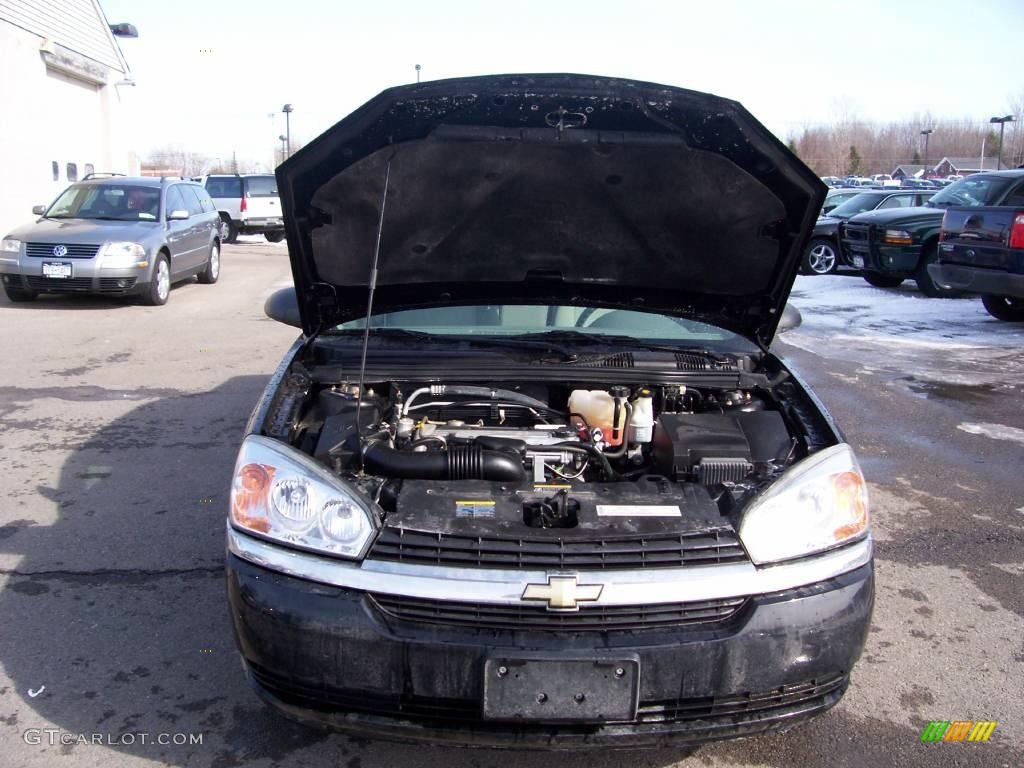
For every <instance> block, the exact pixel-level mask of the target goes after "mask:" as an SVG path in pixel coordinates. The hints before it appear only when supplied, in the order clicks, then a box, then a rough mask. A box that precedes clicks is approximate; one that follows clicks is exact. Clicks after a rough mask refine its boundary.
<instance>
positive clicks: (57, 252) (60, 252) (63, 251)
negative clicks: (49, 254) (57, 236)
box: [53, 245, 68, 259]
mask: <svg viewBox="0 0 1024 768" xmlns="http://www.w3.org/2000/svg"><path fill="white" fill-rule="evenodd" d="M53 255H54V256H56V257H57V258H58V259H59V258H61V257H63V256H67V255H68V247H67V246H66V245H55V246H53Z"/></svg>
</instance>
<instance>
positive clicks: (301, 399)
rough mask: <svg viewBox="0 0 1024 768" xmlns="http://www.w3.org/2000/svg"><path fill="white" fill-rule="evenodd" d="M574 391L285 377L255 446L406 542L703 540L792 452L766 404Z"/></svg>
mask: <svg viewBox="0 0 1024 768" xmlns="http://www.w3.org/2000/svg"><path fill="white" fill-rule="evenodd" d="M587 386H588V385H587V384H583V383H581V384H580V385H579V386H574V385H572V384H542V383H520V384H513V385H511V386H510V385H509V384H508V383H505V382H503V383H502V385H501V386H497V385H495V386H489V385H481V384H479V383H445V384H437V383H427V382H424V383H417V382H401V383H398V382H378V383H373V384H367V385H366V386H365V388H364V394H363V395H362V396H361V397H360V394H359V387H358V385H356V384H353V383H349V382H336V383H331V384H329V385H327V386H321V387H319V388H318V387H317V386H316V385H315V384H314V383H313V382H312V380H311V379H310V378H308V377H306V376H305V375H303V374H301V373H300V374H296V373H293V374H291V378H290V380H289V381H288V382H286V383H285V384H284V385H283V386H282V387H281V389H280V390H279V394H278V397H277V399H276V401H275V403H274V406H273V407H272V418H271V419H270V423H271V427H270V430H269V433H270V434H271V436H273V437H279V438H282V439H285V440H287V441H288V442H290V443H292V444H293V445H295V446H297V447H299V448H300V449H301V450H303V451H304V452H305V453H307V454H309V455H311V456H313V457H314V459H316V460H317V461H318V462H320V463H322V464H323V465H325V466H327V467H329V468H330V469H331V470H332V471H333V472H334V473H336V474H338V475H339V476H340V477H342V478H344V479H345V480H346V481H348V482H350V483H351V484H352V485H354V486H356V487H359V488H361V489H362V490H363V492H364V493H365V494H366V495H367V496H368V497H369V498H372V499H373V500H374V501H375V502H376V503H377V505H378V506H379V508H380V509H382V510H383V511H384V513H385V514H386V515H387V516H388V524H389V525H393V524H400V525H405V526H410V527H415V528H418V529H424V528H430V529H435V528H437V527H438V526H439V524H441V522H442V521H444V520H448V519H463V520H464V519H473V520H474V530H477V529H479V528H480V527H481V526H483V527H484V528H487V527H495V528H499V529H501V528H503V527H504V528H506V529H507V528H508V527H509V526H514V527H515V528H522V527H523V526H526V527H528V528H535V529H543V528H558V529H567V528H577V527H580V528H584V529H586V528H600V529H608V528H611V529H620V530H621V529H623V526H624V525H627V526H628V521H630V520H633V521H634V522H635V521H636V520H637V519H640V518H663V519H661V521H660V524H659V526H658V530H663V529H664V526H665V525H666V524H668V525H669V527H670V528H671V527H672V525H678V524H679V523H678V522H676V523H672V522H669V521H671V520H672V519H673V518H675V519H676V520H677V521H678V519H679V518H687V519H688V520H689V522H690V523H691V524H694V525H696V524H703V525H707V524H708V523H709V521H711V520H713V519H715V518H719V519H720V516H721V515H723V514H728V513H729V511H730V510H731V509H732V508H733V507H734V505H735V504H736V502H737V501H739V500H741V499H742V498H743V497H744V496H745V495H746V494H749V493H751V492H753V491H755V490H756V489H757V488H758V487H760V486H762V485H763V484H764V483H766V482H768V481H770V480H771V479H772V478H774V477H775V476H777V475H778V474H779V473H780V472H781V471H782V470H783V469H784V468H785V466H787V465H788V464H789V463H790V462H791V461H792V460H793V459H794V457H795V455H796V454H797V453H798V452H799V450H800V443H799V441H798V440H797V439H796V438H795V437H794V436H793V432H794V430H792V429H791V428H790V426H788V425H787V417H786V416H785V415H784V409H783V408H781V407H780V406H779V405H778V404H777V403H773V402H772V401H771V396H770V392H768V391H764V392H762V391H760V390H759V391H752V390H750V389H714V388H707V387H691V386H684V385H659V386H654V385H647V386H636V385H626V384H622V385H613V386H609V387H606V388H602V389H596V388H586V387H587ZM590 386H592V385H590ZM638 525H639V528H637V530H650V526H651V525H652V523H651V522H650V521H648V522H644V523H639V524H638ZM457 527H458V524H456V528H457ZM506 532H507V531H506Z"/></svg>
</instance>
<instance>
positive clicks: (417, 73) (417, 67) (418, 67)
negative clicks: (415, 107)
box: [416, 64, 420, 83]
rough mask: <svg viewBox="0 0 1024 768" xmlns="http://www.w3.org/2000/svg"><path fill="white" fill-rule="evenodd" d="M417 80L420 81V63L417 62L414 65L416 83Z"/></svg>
mask: <svg viewBox="0 0 1024 768" xmlns="http://www.w3.org/2000/svg"><path fill="white" fill-rule="evenodd" d="M419 81H420V65H419V64H417V65H416V82H417V83H418V82H419Z"/></svg>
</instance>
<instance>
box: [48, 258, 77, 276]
mask: <svg viewBox="0 0 1024 768" xmlns="http://www.w3.org/2000/svg"><path fill="white" fill-rule="evenodd" d="M43 277H58V278H61V279H64V278H68V277H71V264H70V262H67V261H44V262H43Z"/></svg>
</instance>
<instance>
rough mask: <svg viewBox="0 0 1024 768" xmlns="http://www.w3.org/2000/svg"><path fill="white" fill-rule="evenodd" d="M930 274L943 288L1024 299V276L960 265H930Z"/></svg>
mask: <svg viewBox="0 0 1024 768" xmlns="http://www.w3.org/2000/svg"><path fill="white" fill-rule="evenodd" d="M928 274H929V275H931V278H932V280H934V281H935V282H936V283H938V284H939V285H940V286H942V287H943V288H949V289H953V290H956V291H964V292H967V293H982V294H991V295H995V296H1009V297H1010V298H1011V299H1024V275H1011V274H1010V273H1008V272H1004V271H1001V270H996V269H981V268H980V267H967V266H963V265H960V264H929V265H928Z"/></svg>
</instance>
